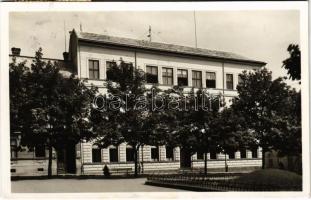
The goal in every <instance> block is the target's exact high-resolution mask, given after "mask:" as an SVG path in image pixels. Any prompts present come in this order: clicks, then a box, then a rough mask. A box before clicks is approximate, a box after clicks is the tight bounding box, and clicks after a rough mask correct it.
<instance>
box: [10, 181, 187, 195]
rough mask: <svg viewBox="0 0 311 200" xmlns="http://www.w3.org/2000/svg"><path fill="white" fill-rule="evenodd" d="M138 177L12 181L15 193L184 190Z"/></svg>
mask: <svg viewBox="0 0 311 200" xmlns="http://www.w3.org/2000/svg"><path fill="white" fill-rule="evenodd" d="M145 181H146V178H137V179H50V180H47V179H45V180H19V181H12V184H11V187H12V192H13V193H54V192H55V193H62V192H63V193H71V192H73V193H75V192H178V191H184V190H178V189H171V188H164V187H155V186H149V185H144V183H145Z"/></svg>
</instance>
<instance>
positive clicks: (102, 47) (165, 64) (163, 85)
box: [11, 30, 266, 176]
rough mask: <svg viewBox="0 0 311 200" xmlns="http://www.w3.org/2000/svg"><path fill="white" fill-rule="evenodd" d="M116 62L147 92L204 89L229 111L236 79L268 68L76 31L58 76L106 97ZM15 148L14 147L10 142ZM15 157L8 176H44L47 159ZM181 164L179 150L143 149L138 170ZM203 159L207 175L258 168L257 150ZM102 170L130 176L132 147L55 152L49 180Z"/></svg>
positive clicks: (199, 163)
mask: <svg viewBox="0 0 311 200" xmlns="http://www.w3.org/2000/svg"><path fill="white" fill-rule="evenodd" d="M67 56H68V57H67ZM11 57H18V60H21V61H22V60H25V59H28V60H29V61H30V60H31V59H32V58H30V57H29V58H28V57H23V56H16V55H15V56H14V55H11ZM64 57H65V56H64ZM120 59H122V60H123V61H124V62H126V63H129V64H131V65H132V66H133V67H136V68H140V69H142V70H143V71H145V72H146V78H147V85H146V87H151V86H152V85H153V84H156V85H157V86H158V87H159V88H160V89H163V90H165V89H169V88H171V87H173V86H176V85H179V86H182V87H183V88H184V90H185V91H190V90H191V88H204V89H206V90H207V91H208V92H209V93H210V94H215V95H222V96H223V97H224V98H225V101H226V105H230V100H231V99H232V97H234V96H237V91H236V86H237V85H238V82H239V77H238V74H239V73H241V72H242V71H244V70H253V69H259V68H261V67H263V66H264V65H265V64H266V63H264V62H261V61H256V60H252V59H248V58H245V57H243V56H240V55H236V54H233V53H228V52H220V51H212V50H207V49H200V48H192V47H186V46H179V45H172V44H164V43H156V42H148V41H142V40H134V39H128V38H119V37H111V36H106V35H99V34H93V33H84V32H76V31H75V30H73V31H71V33H70V42H69V53H68V54H66V58H65V60H64V61H61V60H58V62H60V63H62V66H64V67H63V70H62V73H65V74H66V75H69V74H70V73H75V74H76V75H77V77H78V78H80V79H85V80H86V84H89V85H91V84H94V85H96V86H97V87H98V88H99V92H100V93H103V94H104V93H106V92H107V90H106V88H105V86H104V83H105V81H106V80H107V78H109V77H107V69H108V68H109V65H110V64H111V63H112V62H118V61H119V60H120ZM13 139H14V138H13ZM13 143H18V141H15V140H13ZM66 151H67V152H66ZM68 152H70V153H68ZM18 154H19V153H18V152H16V157H14V158H12V156H11V172H12V176H35V175H44V174H46V173H47V153H43V154H44V155H43V154H42V153H41V154H40V156H39V157H37V156H36V153H35V152H33V153H30V154H28V155H27V156H28V157H27V156H26V157H27V159H26V158H21V157H20V156H17V155H18ZM11 155H12V151H11ZM64 155H66V156H64ZM24 157H25V156H24ZM60 157H62V159H60ZM64 157H65V158H66V159H64ZM69 157H70V159H68V158H69ZM203 157H204V156H203V154H202V153H199V152H198V153H195V154H194V155H192V156H191V158H190V160H191V163H190V166H187V167H191V168H192V169H202V168H203V167H204V161H203ZM182 158H183V156H181V150H180V148H179V147H176V148H166V147H165V146H159V147H155V146H148V145H145V146H143V147H141V148H140V150H139V170H140V173H153V172H155V171H169V170H179V169H180V168H183V167H185V166H182V164H181V163H183V162H181V160H182ZM207 158H208V162H207V167H208V169H209V170H210V171H213V170H218V171H223V170H224V168H225V160H226V162H227V164H228V167H229V171H230V170H233V169H242V170H243V169H254V168H258V167H261V165H262V152H261V149H260V148H258V149H241V150H240V151H237V152H233V153H231V154H230V155H226V157H225V155H224V154H222V153H216V152H210V153H208V154H207ZM105 165H106V166H108V167H109V169H110V171H111V173H112V174H114V173H116V174H120V173H133V171H134V160H133V151H132V148H131V146H129V145H127V144H126V143H123V144H121V145H119V146H110V147H108V148H102V149H101V148H98V147H97V146H96V145H93V142H92V141H88V142H87V141H81V143H79V144H76V145H74V146H72V147H68V148H67V149H66V150H65V152H55V151H54V152H53V174H66V173H71V174H77V175H80V174H81V175H102V174H103V168H104V166H105ZM33 166H35V167H33ZM69 169H70V170H69ZM73 169H76V170H73Z"/></svg>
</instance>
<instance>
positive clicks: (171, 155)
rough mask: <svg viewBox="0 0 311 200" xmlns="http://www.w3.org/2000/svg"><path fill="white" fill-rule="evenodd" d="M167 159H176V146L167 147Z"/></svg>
mask: <svg viewBox="0 0 311 200" xmlns="http://www.w3.org/2000/svg"><path fill="white" fill-rule="evenodd" d="M166 159H167V160H174V148H173V147H170V146H167V147H166Z"/></svg>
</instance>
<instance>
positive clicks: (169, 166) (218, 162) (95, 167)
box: [82, 141, 262, 175]
mask: <svg viewBox="0 0 311 200" xmlns="http://www.w3.org/2000/svg"><path fill="white" fill-rule="evenodd" d="M125 147H126V144H125V143H123V144H121V145H120V146H119V147H117V148H118V149H119V152H118V154H119V155H118V158H119V160H118V162H110V159H109V147H108V148H103V149H101V152H102V153H101V158H102V159H101V162H93V161H92V148H97V146H95V145H94V146H93V144H92V142H91V141H90V142H83V143H82V154H83V155H82V157H83V160H82V174H84V175H96V174H103V168H104V166H105V165H107V166H108V168H109V169H110V170H111V171H112V173H116V174H117V173H119V172H120V171H118V170H122V172H123V173H124V170H128V172H129V173H132V172H133V171H134V162H127V161H126V150H125ZM114 148H115V147H114ZM165 151H166V149H165V146H160V147H159V150H158V155H159V160H152V159H151V146H148V145H145V146H144V147H143V149H140V151H139V163H140V168H143V171H144V173H148V172H150V171H169V170H178V169H179V168H180V149H179V147H176V148H174V150H173V155H174V156H173V160H169V159H167V158H166V152H165ZM261 151H262V150H261V148H258V150H257V155H258V156H257V158H253V156H252V152H251V151H249V150H248V151H247V154H246V156H247V157H246V158H242V159H241V158H240V157H239V156H238V155H239V152H236V154H235V155H236V156H235V158H234V159H229V157H228V155H227V162H228V166H229V168H242V169H243V168H259V167H261V165H262V152H261ZM142 157H143V159H142ZM224 159H225V155H224V154H222V153H219V154H217V159H210V157H209V156H208V164H207V167H208V168H210V169H221V168H224V162H225V160H224ZM141 163H143V166H141ZM203 167H204V161H203V160H198V159H197V158H196V154H194V155H193V156H192V168H193V169H200V168H203Z"/></svg>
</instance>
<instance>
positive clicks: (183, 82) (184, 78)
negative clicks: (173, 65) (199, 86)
mask: <svg viewBox="0 0 311 200" xmlns="http://www.w3.org/2000/svg"><path fill="white" fill-rule="evenodd" d="M177 84H178V86H188V70H185V69H178V70H177Z"/></svg>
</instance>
